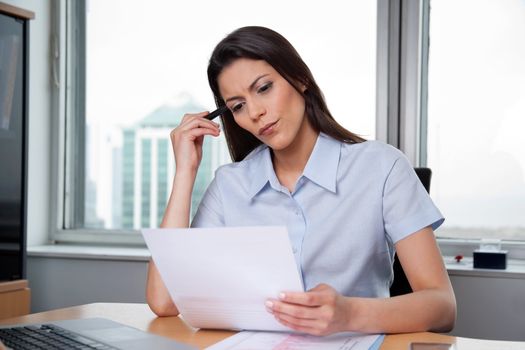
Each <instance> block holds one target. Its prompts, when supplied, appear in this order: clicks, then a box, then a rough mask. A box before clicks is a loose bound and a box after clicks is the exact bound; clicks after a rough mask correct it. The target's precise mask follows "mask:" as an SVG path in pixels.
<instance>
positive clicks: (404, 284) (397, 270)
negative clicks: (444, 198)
mask: <svg viewBox="0 0 525 350" xmlns="http://www.w3.org/2000/svg"><path fill="white" fill-rule="evenodd" d="M414 170H415V171H416V175H417V177H418V178H419V180H420V181H421V183H422V184H423V187H425V189H426V190H427V192H430V178H431V177H432V170H430V168H414ZM393 269H394V281H393V282H392V285H391V286H390V296H391V297H393V296H396V295H403V294H408V293H411V292H412V288H411V287H410V283H409V282H408V279H407V277H406V275H405V272H404V271H403V267H402V266H401V263H400V262H399V259H398V258H397V253H396V254H395V255H394V266H393Z"/></svg>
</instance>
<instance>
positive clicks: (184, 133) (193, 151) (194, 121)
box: [170, 112, 220, 174]
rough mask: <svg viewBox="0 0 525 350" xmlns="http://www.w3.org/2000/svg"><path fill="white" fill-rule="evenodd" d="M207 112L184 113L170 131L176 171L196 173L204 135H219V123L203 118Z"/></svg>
mask: <svg viewBox="0 0 525 350" xmlns="http://www.w3.org/2000/svg"><path fill="white" fill-rule="evenodd" d="M207 114H208V112H201V113H196V114H185V115H184V117H183V118H182V121H181V122H180V124H179V126H177V127H176V128H175V129H173V130H172V131H171V133H170V138H171V144H172V147H173V154H174V156H175V164H176V169H177V172H185V171H188V172H190V173H192V174H196V173H197V169H198V168H199V164H200V162H201V159H202V144H203V142H204V136H205V135H211V136H215V137H217V136H219V134H220V129H219V124H217V123H214V122H212V121H211V120H207V119H205V118H204V116H206V115H207Z"/></svg>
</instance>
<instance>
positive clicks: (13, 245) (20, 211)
mask: <svg viewBox="0 0 525 350" xmlns="http://www.w3.org/2000/svg"><path fill="white" fill-rule="evenodd" d="M23 65H24V23H23V22H22V21H20V20H17V19H14V18H13V17H10V16H7V15H4V14H0V281H1V280H14V279H20V278H23V277H24V257H25V234H24V230H25V219H24V216H25V213H24V204H25V203H24V191H25V189H24V184H25V168H24V167H25V155H24V153H25V146H24V145H25V139H24V137H25V133H24V127H25V126H24V113H25V111H24V76H23V75H24V74H25V72H24V67H23Z"/></svg>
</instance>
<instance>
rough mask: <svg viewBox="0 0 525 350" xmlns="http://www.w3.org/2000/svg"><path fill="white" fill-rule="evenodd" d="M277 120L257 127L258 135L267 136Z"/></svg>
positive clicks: (273, 128)
mask: <svg viewBox="0 0 525 350" xmlns="http://www.w3.org/2000/svg"><path fill="white" fill-rule="evenodd" d="M277 122H278V121H274V122H271V123H268V124H266V125H265V126H263V127H262V128H260V129H259V135H260V136H267V135H270V134H272V133H273V132H274V130H275V125H276V124H277Z"/></svg>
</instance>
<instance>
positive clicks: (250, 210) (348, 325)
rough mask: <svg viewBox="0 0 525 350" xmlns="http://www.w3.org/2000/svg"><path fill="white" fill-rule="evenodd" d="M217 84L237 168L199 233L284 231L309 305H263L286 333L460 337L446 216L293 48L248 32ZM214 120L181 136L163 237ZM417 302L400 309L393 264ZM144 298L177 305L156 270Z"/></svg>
mask: <svg viewBox="0 0 525 350" xmlns="http://www.w3.org/2000/svg"><path fill="white" fill-rule="evenodd" d="M208 80H209V83H210V87H211V89H212V91H213V94H214V96H215V101H216V103H217V106H222V105H225V104H226V105H227V106H228V109H229V110H228V111H227V112H226V113H225V114H224V115H223V117H222V122H223V125H224V132H225V136H226V140H227V142H228V146H229V149H230V154H231V156H232V159H233V160H234V162H235V163H232V164H228V165H225V166H223V167H221V168H219V169H218V170H217V172H216V175H215V178H214V180H213V181H212V183H211V184H210V186H209V188H208V190H207V192H206V194H205V196H204V197H203V200H202V202H201V204H200V206H199V209H198V211H197V214H196V215H195V217H194V219H193V222H192V226H193V227H202V226H245V225H286V226H287V227H288V231H289V234H290V240H291V243H292V247H293V250H294V254H295V258H296V262H297V264H298V267H299V270H300V272H301V273H302V276H303V281H304V284H305V290H307V292H304V293H294V292H288V291H283V293H282V294H281V295H280V297H279V299H272V300H268V301H266V308H267V310H268V312H270V313H272V314H273V315H274V316H275V318H276V319H277V320H278V321H279V322H281V323H282V324H284V325H285V326H287V327H289V328H291V329H294V330H296V331H300V332H305V333H310V334H314V335H327V334H331V333H335V332H340V331H356V332H382V333H399V332H415V331H426V330H434V331H447V330H450V329H451V328H452V327H453V324H454V320H455V314H456V304H455V298H454V293H453V290H452V287H451V284H450V281H449V278H448V275H447V272H446V270H445V267H444V264H443V261H442V258H441V254H440V252H439V249H438V247H437V244H436V241H435V238H434V234H433V229H435V228H437V227H438V226H439V225H440V224H441V223H442V222H443V220H444V219H443V217H442V216H441V214H440V212H439V210H438V209H437V208H436V207H435V206H434V204H433V203H432V201H431V200H430V198H429V196H428V194H427V193H426V191H425V190H424V188H423V186H422V185H421V184H420V182H419V180H418V178H417V177H416V175H415V173H414V171H413V169H412V167H411V166H410V164H409V163H408V161H407V159H406V158H405V157H404V156H403V154H402V153H401V152H399V151H398V150H396V149H395V148H393V147H391V146H389V145H386V144H383V143H381V142H377V141H365V140H363V139H362V138H360V137H359V136H357V135H355V134H353V133H351V132H349V131H347V130H345V129H344V128H343V127H341V126H340V125H339V124H338V123H337V122H336V121H335V120H334V118H333V117H332V115H331V114H330V112H329V110H328V108H327V106H326V103H325V101H324V98H323V95H322V93H321V91H320V89H319V87H318V86H317V84H316V82H315V80H314V78H313V76H312V74H311V73H310V71H309V69H308V67H307V66H306V64H305V63H304V62H303V61H302V59H301V58H300V56H299V54H298V53H297V52H296V51H295V49H294V48H293V47H292V46H291V44H290V43H289V42H288V41H287V40H286V39H285V38H283V37H282V36H281V35H279V34H278V33H276V32H274V31H272V30H270V29H267V28H262V27H244V28H240V29H238V30H236V31H234V32H233V33H231V34H230V35H228V36H227V37H226V38H225V39H223V40H222V41H221V42H220V43H219V44H218V45H217V47H216V48H215V50H214V51H213V53H212V56H211V59H210V63H209V66H208ZM206 114H207V112H203V113H198V114H187V115H185V116H184V118H183V120H182V122H181V123H180V125H179V126H178V127H177V128H176V129H174V130H173V131H172V133H171V139H172V144H173V151H174V154H175V160H176V164H177V172H176V174H175V178H174V182H173V189H172V193H171V196H170V199H169V202H168V205H167V208H166V212H165V215H164V219H163V222H162V224H161V226H162V227H188V226H189V213H190V203H191V201H190V198H191V192H192V188H193V184H194V181H195V176H196V173H197V169H198V166H199V163H200V160H201V157H202V142H203V138H204V137H206V136H214V137H216V136H218V135H219V134H220V130H219V126H218V124H216V123H214V122H212V121H209V120H206V119H205V118H204V116H206ZM395 251H397V254H398V257H399V259H400V261H401V263H402V265H403V268H404V270H405V273H406V275H407V278H408V280H409V281H410V284H411V286H412V289H413V290H414V292H413V293H410V294H407V295H403V296H397V297H392V298H390V297H389V286H390V283H391V280H392V277H393V276H392V259H393V255H394V252H395ZM147 300H148V303H149V305H150V307H151V308H152V310H153V311H154V312H155V313H156V314H158V315H160V316H164V315H177V314H178V310H177V307H176V305H174V303H173V301H172V300H171V298H170V297H169V294H168V292H167V290H166V287H165V286H164V284H163V283H162V280H161V278H160V276H159V274H158V271H157V269H156V267H155V265H154V263H153V262H151V263H150V268H149V274H148V285H147Z"/></svg>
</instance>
